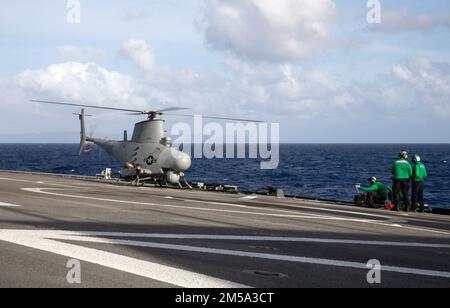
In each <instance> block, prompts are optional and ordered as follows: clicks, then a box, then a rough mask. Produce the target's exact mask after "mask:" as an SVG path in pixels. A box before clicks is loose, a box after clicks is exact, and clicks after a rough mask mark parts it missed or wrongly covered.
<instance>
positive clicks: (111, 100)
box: [11, 62, 145, 107]
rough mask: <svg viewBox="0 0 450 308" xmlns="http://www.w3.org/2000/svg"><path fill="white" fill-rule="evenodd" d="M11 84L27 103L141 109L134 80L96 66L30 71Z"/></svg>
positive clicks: (59, 66) (70, 65) (67, 65)
mask: <svg viewBox="0 0 450 308" xmlns="http://www.w3.org/2000/svg"><path fill="white" fill-rule="evenodd" d="M11 82H12V84H13V85H14V88H16V90H17V91H20V92H22V93H24V94H25V96H27V97H28V99H32V98H34V99H55V100H63V101H69V102H74V103H90V104H97V105H113V106H127V107H139V106H140V107H142V106H144V105H145V99H144V98H143V97H142V96H140V95H139V94H138V93H139V89H138V87H137V85H136V83H135V81H134V80H133V78H131V77H129V76H126V75H123V74H121V73H118V72H114V71H109V70H107V69H105V68H103V67H101V66H99V65H97V64H95V63H87V64H82V63H76V62H66V63H61V64H54V65H50V66H48V67H46V68H44V69H38V70H27V71H24V72H22V73H21V74H19V75H17V76H16V77H15V78H13V79H12V81H11Z"/></svg>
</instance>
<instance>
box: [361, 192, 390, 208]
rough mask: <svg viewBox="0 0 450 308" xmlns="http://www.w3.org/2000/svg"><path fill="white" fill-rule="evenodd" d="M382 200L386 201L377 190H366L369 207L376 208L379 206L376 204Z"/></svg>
mask: <svg viewBox="0 0 450 308" xmlns="http://www.w3.org/2000/svg"><path fill="white" fill-rule="evenodd" d="M384 201H386V197H385V196H382V195H380V194H379V193H378V192H377V191H368V192H367V198H366V203H367V205H368V206H369V207H371V208H377V207H379V206H378V204H382V203H383V202H384Z"/></svg>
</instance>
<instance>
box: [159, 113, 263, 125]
mask: <svg viewBox="0 0 450 308" xmlns="http://www.w3.org/2000/svg"><path fill="white" fill-rule="evenodd" d="M167 116H175V117H190V118H194V117H196V115H193V114H167ZM202 118H203V119H212V120H223V121H235V122H250V123H264V121H258V120H249V119H237V118H226V117H214V116H203V115H202Z"/></svg>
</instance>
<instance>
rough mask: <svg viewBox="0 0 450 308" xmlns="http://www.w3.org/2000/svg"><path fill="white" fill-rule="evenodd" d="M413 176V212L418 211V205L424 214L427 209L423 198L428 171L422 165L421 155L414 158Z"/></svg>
mask: <svg viewBox="0 0 450 308" xmlns="http://www.w3.org/2000/svg"><path fill="white" fill-rule="evenodd" d="M413 163H414V166H413V174H412V177H411V180H412V187H413V188H412V208H411V209H412V210H413V211H415V210H416V209H417V205H419V208H418V209H417V210H418V211H419V212H421V213H423V211H424V208H425V202H424V198H423V192H424V181H425V178H426V177H427V176H428V175H427V169H426V168H425V165H424V164H423V163H422V161H421V158H420V156H419V155H414V157H413Z"/></svg>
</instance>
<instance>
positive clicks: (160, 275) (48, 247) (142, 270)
mask: <svg viewBox="0 0 450 308" xmlns="http://www.w3.org/2000/svg"><path fill="white" fill-rule="evenodd" d="M68 234H71V235H68ZM44 237H46V238H47V239H44ZM48 238H51V239H52V240H49V239H48ZM54 239H59V240H71V241H82V242H89V243H99V244H112V245H125V246H134V247H146V248H157V249H165V250H176V251H186V252H195V253H206V254H216V255H226V256H235V257H247V258H258V259H268V260H276V261H286V262H296V263H305V264H315V265H325V266H334V267H345V268H354V269H364V270H367V264H366V263H359V262H349V261H342V260H332V259H321V258H309V257H299V256H289V255H276V254H266V253H253V252H246V251H236V250H227V249H216V248H206V247H196V246H187V245H173V244H164V243H151V242H139V241H130V240H119V239H105V238H98V237H87V236H85V234H84V233H83V232H64V231H44V232H41V231H35V230H31V231H30V230H28V231H24V230H3V231H0V240H6V241H8V242H13V243H17V244H19V245H23V246H27V247H31V248H36V249H39V250H45V251H48V252H53V253H56V254H60V255H64V256H68V257H71V258H76V259H79V260H83V261H87V262H90V263H94V264H99V265H103V266H107V267H110V268H115V269H118V270H122V271H125V272H129V273H133V274H137V275H140V276H144V277H148V276H151V277H148V278H152V279H156V280H160V281H165V282H168V283H171V284H176V285H179V286H187V287H192V286H193V283H195V285H196V286H197V287H198V286H199V285H202V286H205V285H207V286H208V287H211V285H217V286H218V287H224V286H225V285H228V286H230V285H232V286H235V287H239V285H237V284H234V283H232V282H229V281H223V280H217V279H216V278H211V277H208V276H204V275H200V274H196V273H192V272H185V271H181V272H178V271H180V270H176V269H173V268H167V267H164V266H162V265H158V264H155V263H151V262H145V261H141V260H137V259H132V258H128V257H124V256H120V255H116V254H111V253H108V252H104V251H100V250H95V249H90V248H84V247H80V246H76V245H71V244H64V243H60V242H57V241H55V240H54ZM147 263H148V264H147ZM381 270H382V271H384V272H394V273H402V274H412V275H420V276H431V277H440V278H450V272H443V271H434V270H427V269H418V268H407V267H398V266H382V268H381ZM206 281H207V282H206ZM175 282H176V283H175Z"/></svg>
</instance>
